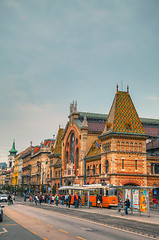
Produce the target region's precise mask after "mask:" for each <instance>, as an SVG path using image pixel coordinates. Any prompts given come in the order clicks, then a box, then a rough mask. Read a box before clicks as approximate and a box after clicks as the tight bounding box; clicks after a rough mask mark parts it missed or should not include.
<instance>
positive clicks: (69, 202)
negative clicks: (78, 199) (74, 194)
mask: <svg viewBox="0 0 159 240" xmlns="http://www.w3.org/2000/svg"><path fill="white" fill-rule="evenodd" d="M70 204H71V194H69V195H68V207H69V208H70Z"/></svg>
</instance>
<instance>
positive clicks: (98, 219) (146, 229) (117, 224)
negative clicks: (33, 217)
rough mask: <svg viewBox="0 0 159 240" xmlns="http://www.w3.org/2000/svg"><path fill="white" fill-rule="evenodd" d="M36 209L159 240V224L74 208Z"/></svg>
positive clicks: (48, 207)
mask: <svg viewBox="0 0 159 240" xmlns="http://www.w3.org/2000/svg"><path fill="white" fill-rule="evenodd" d="M28 205H29V206H32V207H33V205H32V204H29V203H28ZM34 207H37V208H41V209H45V210H49V211H52V212H56V213H60V214H64V215H68V216H71V217H76V218H79V219H84V220H87V221H91V222H94V223H97V224H102V225H106V226H109V227H112V228H116V229H119V230H122V231H129V232H133V233H136V234H139V235H140V234H141V235H144V236H148V237H151V238H152V239H159V226H158V225H157V224H152V223H145V222H139V221H135V220H129V219H122V218H118V217H112V216H109V215H106V214H100V213H91V212H86V211H84V209H83V210H81V209H80V211H78V209H76V210H75V209H72V208H69V209H68V208H61V207H50V206H47V205H41V206H40V205H37V206H35V205H34ZM75 211H76V213H75ZM101 211H102V210H101Z"/></svg>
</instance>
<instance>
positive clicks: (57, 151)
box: [53, 128, 64, 154]
mask: <svg viewBox="0 0 159 240" xmlns="http://www.w3.org/2000/svg"><path fill="white" fill-rule="evenodd" d="M63 132H64V129H63V128H60V129H59V131H58V134H57V138H56V145H55V149H54V152H53V153H54V154H61V151H62V141H61V138H62V135H63Z"/></svg>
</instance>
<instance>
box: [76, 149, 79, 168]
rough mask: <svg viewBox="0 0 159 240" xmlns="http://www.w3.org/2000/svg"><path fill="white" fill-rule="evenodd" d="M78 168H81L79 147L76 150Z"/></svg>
mask: <svg viewBox="0 0 159 240" xmlns="http://www.w3.org/2000/svg"><path fill="white" fill-rule="evenodd" d="M76 159H77V169H78V168H79V149H78V148H77V150H76Z"/></svg>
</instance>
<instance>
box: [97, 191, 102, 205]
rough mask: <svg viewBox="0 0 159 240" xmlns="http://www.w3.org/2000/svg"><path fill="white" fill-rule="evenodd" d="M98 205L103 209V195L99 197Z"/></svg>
mask: <svg viewBox="0 0 159 240" xmlns="http://www.w3.org/2000/svg"><path fill="white" fill-rule="evenodd" d="M98 204H99V207H100V208H101V209H102V194H100V195H99V197H98Z"/></svg>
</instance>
